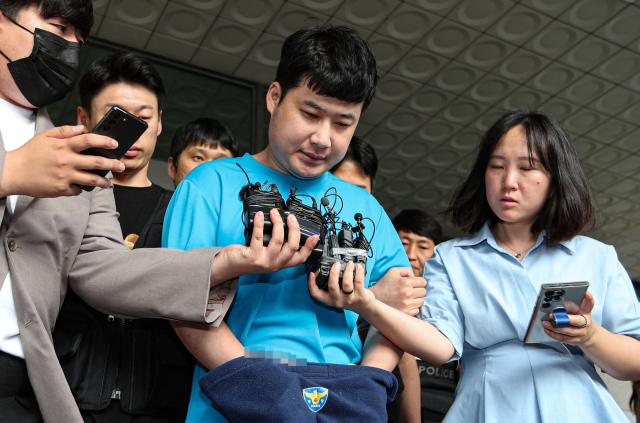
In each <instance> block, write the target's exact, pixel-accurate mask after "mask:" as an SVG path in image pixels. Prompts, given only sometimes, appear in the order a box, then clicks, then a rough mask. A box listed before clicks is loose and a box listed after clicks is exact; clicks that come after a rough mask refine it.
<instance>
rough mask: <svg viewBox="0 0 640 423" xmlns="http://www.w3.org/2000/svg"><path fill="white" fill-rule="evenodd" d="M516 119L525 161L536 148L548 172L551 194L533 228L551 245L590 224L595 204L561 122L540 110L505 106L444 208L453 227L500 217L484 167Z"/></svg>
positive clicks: (474, 228) (472, 228)
mask: <svg viewBox="0 0 640 423" xmlns="http://www.w3.org/2000/svg"><path fill="white" fill-rule="evenodd" d="M518 125H522V126H523V127H524V129H525V132H526V136H527V149H528V151H529V161H530V162H531V163H533V159H534V155H533V152H534V149H535V152H536V155H537V156H538V159H539V160H540V164H541V165H542V167H543V168H544V169H545V170H546V171H547V172H549V174H550V175H551V183H550V190H549V197H548V198H547V201H546V202H545V204H544V205H543V207H542V210H541V211H540V214H539V215H538V218H537V219H536V221H535V222H534V223H533V225H532V226H531V232H532V233H533V234H539V233H540V232H541V231H542V230H543V229H544V230H546V231H547V233H546V237H547V243H548V244H549V245H555V244H557V243H558V242H560V241H566V240H569V239H571V238H573V237H574V236H576V235H578V234H579V233H580V232H582V231H583V230H585V229H586V228H592V227H593V225H594V224H595V219H596V213H597V211H596V204H595V200H594V197H593V194H592V193H591V189H590V188H589V182H588V181H587V177H586V175H585V173H584V170H583V169H582V167H581V166H580V161H579V160H578V154H577V153H576V150H575V148H574V147H573V144H571V141H570V140H569V135H568V134H567V133H566V132H565V130H564V129H563V128H562V126H561V125H560V123H559V122H558V121H557V120H556V119H555V118H553V117H552V116H550V115H548V114H547V113H545V112H542V111H539V110H522V109H521V110H514V111H510V112H507V113H505V114H504V115H502V117H500V119H498V121H497V122H495V123H494V124H493V125H492V126H491V127H490V128H489V129H488V130H487V132H485V134H484V135H483V137H482V140H481V142H480V147H479V150H478V154H477V157H476V161H475V163H474V165H473V168H472V169H471V172H470V173H469V176H468V177H467V180H466V181H464V182H463V183H462V185H461V186H460V187H459V188H458V190H457V191H456V194H455V195H454V197H453V198H452V200H451V203H450V204H449V208H448V209H447V210H446V211H445V212H444V214H446V215H447V216H449V218H450V219H451V221H452V223H453V225H454V226H455V227H456V228H457V229H459V230H461V231H464V232H469V233H475V232H478V231H479V230H480V229H481V228H482V226H483V225H484V224H485V222H486V221H490V222H492V223H495V222H497V221H498V217H497V216H496V215H495V213H493V211H492V210H491V208H490V207H489V203H488V202H487V196H486V188H485V172H486V170H487V165H488V163H489V159H490V157H491V154H492V153H493V151H494V150H495V148H496V146H497V145H498V143H499V142H500V140H501V139H502V137H503V136H504V135H505V134H506V133H507V131H509V130H510V129H511V128H513V127H515V126H518Z"/></svg>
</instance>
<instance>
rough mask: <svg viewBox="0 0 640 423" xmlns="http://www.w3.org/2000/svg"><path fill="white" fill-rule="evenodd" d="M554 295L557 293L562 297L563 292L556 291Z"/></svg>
mask: <svg viewBox="0 0 640 423" xmlns="http://www.w3.org/2000/svg"><path fill="white" fill-rule="evenodd" d="M556 293H557V294H558V295H560V296H563V295H564V291H563V290H560V291H556Z"/></svg>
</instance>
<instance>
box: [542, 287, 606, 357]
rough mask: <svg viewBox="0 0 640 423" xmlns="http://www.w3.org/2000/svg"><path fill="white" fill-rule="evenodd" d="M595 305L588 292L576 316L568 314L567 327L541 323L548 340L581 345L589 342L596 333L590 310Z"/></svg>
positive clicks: (545, 322)
mask: <svg viewBox="0 0 640 423" xmlns="http://www.w3.org/2000/svg"><path fill="white" fill-rule="evenodd" d="M594 305H595V300H594V299H593V295H591V293H590V292H589V291H587V293H586V294H585V295H584V298H583V299H582V304H580V310H579V311H578V314H569V315H568V316H569V325H570V326H566V327H561V328H556V327H553V325H552V324H551V323H550V322H547V321H544V322H542V326H543V327H544V328H545V329H544V333H546V334H547V335H548V336H549V337H550V338H553V339H555V340H556V341H559V342H562V343H565V344H574V345H583V344H584V343H585V342H587V341H589V340H590V339H591V337H592V336H593V334H594V332H595V331H596V326H597V325H596V324H595V323H593V322H592V321H591V310H593V306H594Z"/></svg>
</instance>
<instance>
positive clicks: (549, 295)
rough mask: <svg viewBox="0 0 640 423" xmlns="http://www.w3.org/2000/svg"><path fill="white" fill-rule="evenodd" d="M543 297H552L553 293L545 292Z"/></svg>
mask: <svg viewBox="0 0 640 423" xmlns="http://www.w3.org/2000/svg"><path fill="white" fill-rule="evenodd" d="M544 296H545V297H553V291H547V292H545V293H544Z"/></svg>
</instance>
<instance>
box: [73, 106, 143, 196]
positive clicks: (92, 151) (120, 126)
mask: <svg viewBox="0 0 640 423" xmlns="http://www.w3.org/2000/svg"><path fill="white" fill-rule="evenodd" d="M148 127H149V125H148V124H147V122H145V121H144V120H142V119H140V118H138V117H137V116H134V115H132V114H131V113H129V112H127V111H126V110H123V109H121V108H120V107H118V106H113V107H112V108H111V110H109V111H108V112H107V114H106V115H104V117H103V118H102V120H100V122H99V123H98V124H97V125H96V126H95V128H93V129H92V130H91V133H92V134H98V135H104V136H107V137H109V138H113V139H114V140H116V141H118V147H116V148H115V149H113V150H109V149H106V148H87V149H86V150H84V151H82V154H87V155H91V156H101V157H106V158H107V159H116V160H120V159H121V158H122V157H123V156H124V155H125V153H126V152H127V151H129V149H130V148H131V146H133V144H135V143H136V141H138V139H139V138H140V137H141V136H142V134H144V131H146V130H147V128H148ZM87 172H91V173H95V174H97V175H100V176H103V177H104V176H106V174H107V173H109V171H108V170H98V169H90V170H87ZM78 186H79V187H80V188H82V189H83V190H85V191H92V190H93V188H94V187H92V186H86V185H78Z"/></svg>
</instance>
